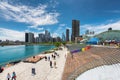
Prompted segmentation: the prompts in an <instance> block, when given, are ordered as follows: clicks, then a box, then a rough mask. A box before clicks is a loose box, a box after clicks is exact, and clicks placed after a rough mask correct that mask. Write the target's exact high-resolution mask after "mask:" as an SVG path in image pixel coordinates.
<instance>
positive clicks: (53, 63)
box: [45, 52, 60, 68]
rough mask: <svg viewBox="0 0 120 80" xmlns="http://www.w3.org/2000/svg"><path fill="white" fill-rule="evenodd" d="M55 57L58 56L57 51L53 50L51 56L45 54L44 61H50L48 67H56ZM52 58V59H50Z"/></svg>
mask: <svg viewBox="0 0 120 80" xmlns="http://www.w3.org/2000/svg"><path fill="white" fill-rule="evenodd" d="M56 57H58V58H59V57H60V56H59V54H58V53H57V52H54V53H53V54H51V56H48V57H47V56H45V61H49V62H50V68H53V67H54V68H57V67H56ZM52 60H53V61H52Z"/></svg>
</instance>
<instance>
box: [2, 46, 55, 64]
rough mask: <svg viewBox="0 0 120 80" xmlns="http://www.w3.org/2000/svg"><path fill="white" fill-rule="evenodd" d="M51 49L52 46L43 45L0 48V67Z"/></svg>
mask: <svg viewBox="0 0 120 80" xmlns="http://www.w3.org/2000/svg"><path fill="white" fill-rule="evenodd" d="M52 48H54V46H44V45H19V46H4V47H0V65H1V64H5V63H8V62H11V61H15V60H21V59H24V58H27V57H30V56H33V55H37V54H39V53H41V52H43V51H46V50H50V49H52Z"/></svg>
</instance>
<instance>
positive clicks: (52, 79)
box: [0, 48, 67, 80]
mask: <svg viewBox="0 0 120 80" xmlns="http://www.w3.org/2000/svg"><path fill="white" fill-rule="evenodd" d="M56 52H57V53H58V54H59V55H60V57H57V58H56V63H57V65H56V66H57V68H50V66H49V61H45V60H44V59H43V60H40V61H39V62H37V63H36V64H32V63H24V62H20V63H18V64H16V65H14V66H11V67H9V68H7V69H6V70H5V71H4V72H3V73H1V74H0V80H6V75H7V73H8V72H9V73H10V74H12V72H13V71H15V72H16V74H17V80H61V79H62V73H63V70H64V65H65V61H66V59H65V54H66V53H67V49H66V48H65V49H63V50H59V51H56ZM52 61H54V60H53V59H52ZM32 67H35V69H36V75H35V76H33V75H32V74H31V68H32Z"/></svg>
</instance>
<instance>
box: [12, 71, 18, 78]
mask: <svg viewBox="0 0 120 80" xmlns="http://www.w3.org/2000/svg"><path fill="white" fill-rule="evenodd" d="M16 77H17V76H16V73H15V72H13V73H12V80H16Z"/></svg>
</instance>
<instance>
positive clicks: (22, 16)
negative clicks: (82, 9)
mask: <svg viewBox="0 0 120 80" xmlns="http://www.w3.org/2000/svg"><path fill="white" fill-rule="evenodd" d="M48 7H49V6H48V5H39V6H37V7H32V6H26V5H13V4H9V3H8V2H5V1H1V2H0V14H2V16H3V18H5V19H6V20H13V21H15V22H23V23H26V24H29V25H31V26H32V28H37V27H38V26H41V25H52V24H56V23H58V19H57V17H58V16H59V13H57V12H48V11H47V8H48Z"/></svg>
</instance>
